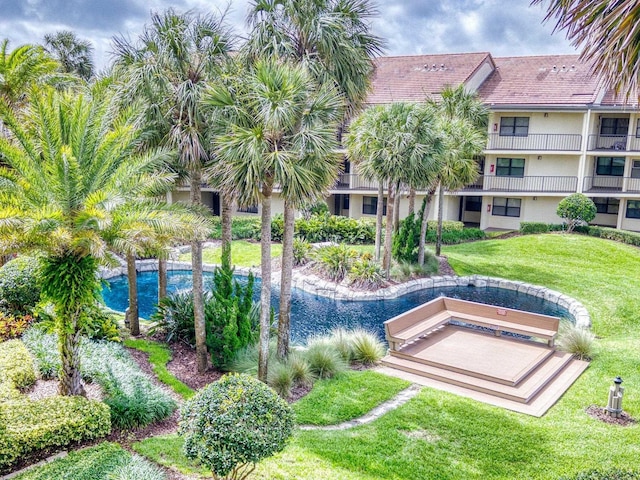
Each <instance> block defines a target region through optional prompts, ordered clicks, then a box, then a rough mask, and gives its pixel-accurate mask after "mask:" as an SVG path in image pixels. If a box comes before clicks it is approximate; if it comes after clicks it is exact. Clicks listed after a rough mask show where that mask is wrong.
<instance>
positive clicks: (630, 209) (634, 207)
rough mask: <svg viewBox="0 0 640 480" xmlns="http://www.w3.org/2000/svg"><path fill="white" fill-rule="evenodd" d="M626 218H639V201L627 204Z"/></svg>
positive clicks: (630, 201) (631, 201)
mask: <svg viewBox="0 0 640 480" xmlns="http://www.w3.org/2000/svg"><path fill="white" fill-rule="evenodd" d="M627 218H640V200H629V201H628V202H627Z"/></svg>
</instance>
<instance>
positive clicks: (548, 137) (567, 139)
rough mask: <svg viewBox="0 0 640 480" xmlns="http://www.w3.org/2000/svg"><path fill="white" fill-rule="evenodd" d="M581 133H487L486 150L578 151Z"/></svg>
mask: <svg viewBox="0 0 640 480" xmlns="http://www.w3.org/2000/svg"><path fill="white" fill-rule="evenodd" d="M581 143H582V135H580V134H564V133H530V134H529V135H527V136H522V137H520V136H506V135H500V134H498V133H492V134H490V135H489V146H488V148H487V150H551V151H580V148H581Z"/></svg>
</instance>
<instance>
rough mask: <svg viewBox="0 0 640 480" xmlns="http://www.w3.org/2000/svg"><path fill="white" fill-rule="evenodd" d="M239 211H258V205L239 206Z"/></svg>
mask: <svg viewBox="0 0 640 480" xmlns="http://www.w3.org/2000/svg"><path fill="white" fill-rule="evenodd" d="M237 211H238V213H258V205H248V206H246V207H238V210H237Z"/></svg>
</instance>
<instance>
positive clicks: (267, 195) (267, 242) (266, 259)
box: [258, 179, 273, 383]
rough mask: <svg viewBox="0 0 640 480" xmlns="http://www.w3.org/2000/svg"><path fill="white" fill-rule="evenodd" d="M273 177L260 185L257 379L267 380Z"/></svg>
mask: <svg viewBox="0 0 640 480" xmlns="http://www.w3.org/2000/svg"><path fill="white" fill-rule="evenodd" d="M272 191H273V179H266V180H265V182H264V183H263V185H262V216H261V221H262V226H261V232H260V234H261V235H260V236H261V238H260V261H261V269H260V273H261V275H262V288H261V290H260V344H259V351H258V380H260V381H262V382H265V383H266V382H267V368H268V363H269V330H270V329H271V324H270V323H271V322H270V320H271V192H272Z"/></svg>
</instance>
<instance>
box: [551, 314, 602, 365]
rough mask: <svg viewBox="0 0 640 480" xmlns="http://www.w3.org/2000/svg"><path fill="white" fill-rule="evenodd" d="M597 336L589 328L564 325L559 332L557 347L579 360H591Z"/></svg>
mask: <svg viewBox="0 0 640 480" xmlns="http://www.w3.org/2000/svg"><path fill="white" fill-rule="evenodd" d="M595 339H596V336H595V335H594V334H593V332H592V331H591V330H589V329H588V328H582V327H577V326H576V325H574V324H568V323H566V322H565V323H563V324H562V326H561V327H560V331H559V332H558V340H557V345H558V348H559V349H560V350H562V351H563V352H568V353H571V354H572V355H573V356H574V357H576V358H577V359H578V360H591V359H592V358H593V355H594V345H593V343H594V341H595Z"/></svg>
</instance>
